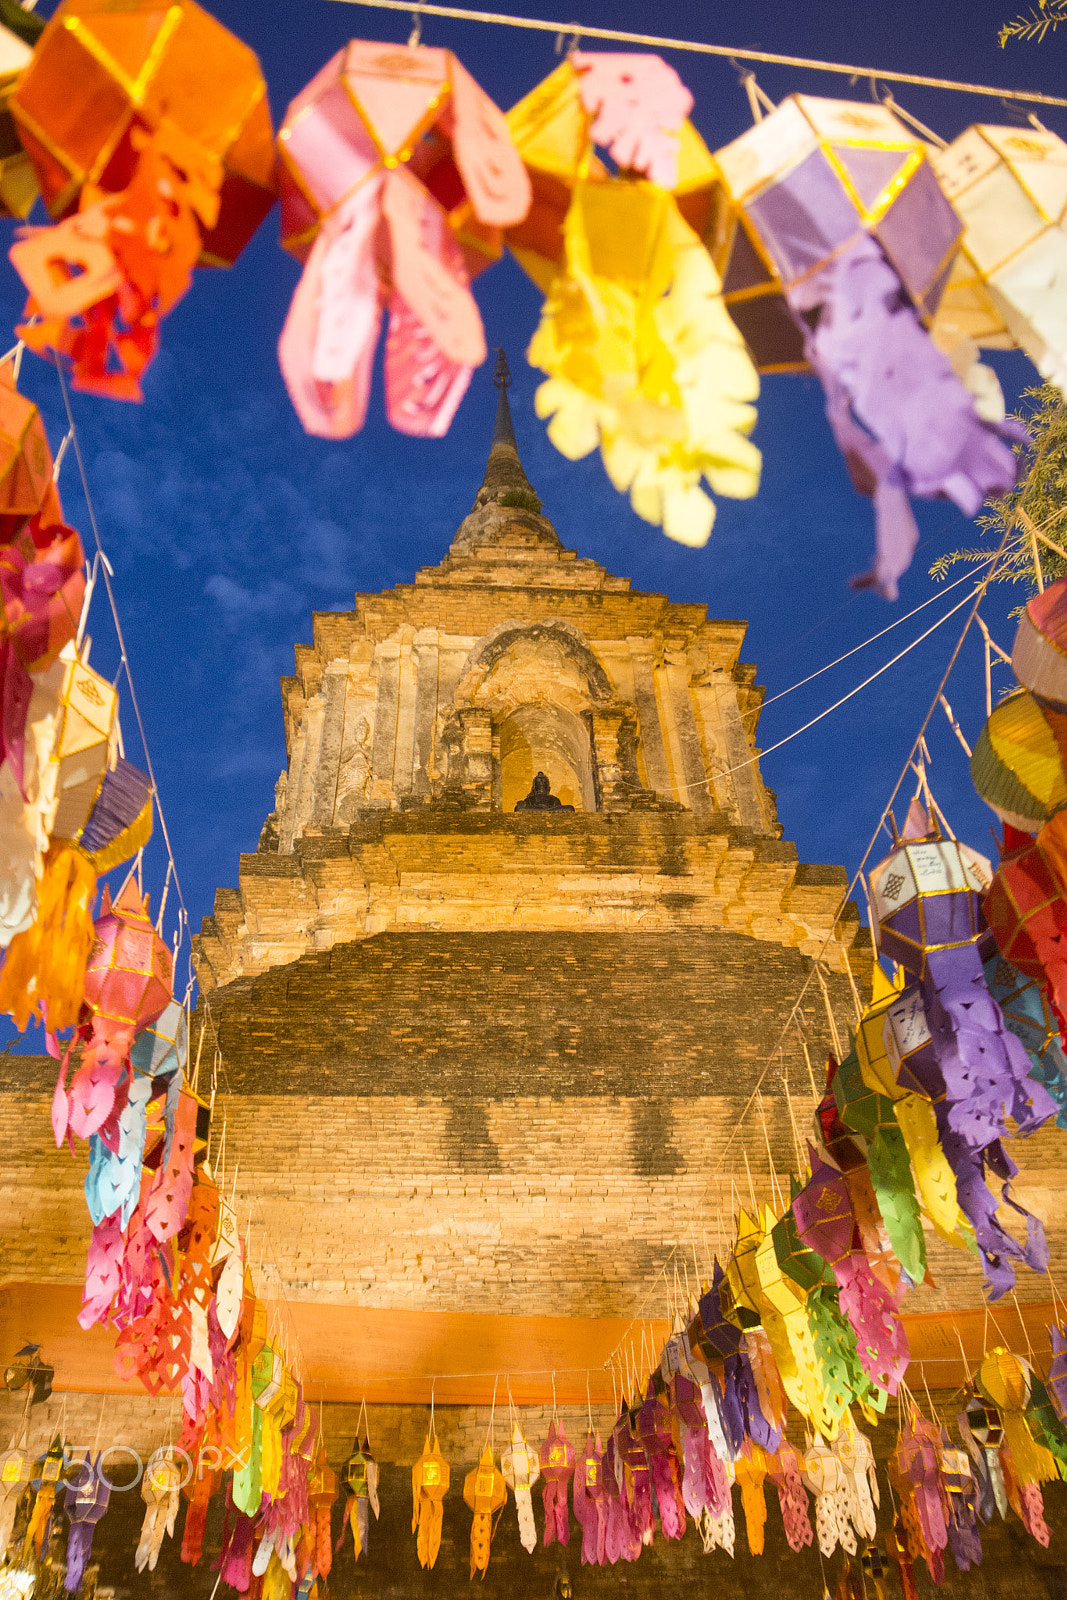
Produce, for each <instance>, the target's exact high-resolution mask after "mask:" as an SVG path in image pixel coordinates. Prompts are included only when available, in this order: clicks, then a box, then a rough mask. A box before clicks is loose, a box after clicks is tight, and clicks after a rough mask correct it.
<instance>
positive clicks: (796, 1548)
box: [767, 1439, 812, 1554]
mask: <svg viewBox="0 0 1067 1600" xmlns="http://www.w3.org/2000/svg"><path fill="white" fill-rule="evenodd" d="M801 1463H802V1457H801V1454H800V1451H799V1450H798V1449H797V1448H796V1446H795V1445H792V1444H790V1443H789V1441H788V1439H783V1440H782V1442H781V1444H780V1445H779V1446H778V1450H777V1452H776V1453H775V1454H774V1455H773V1456H771V1457H770V1458H769V1460H768V1463H767V1468H768V1472H769V1475H770V1479H771V1482H772V1483H773V1484H774V1486H775V1488H776V1489H777V1490H778V1504H779V1506H780V1507H781V1511H782V1523H783V1525H784V1527H785V1536H786V1538H787V1540H788V1541H789V1548H790V1550H792V1551H793V1552H794V1554H799V1552H800V1551H801V1550H803V1549H804V1546H805V1545H809V1544H810V1543H811V1540H812V1530H811V1519H810V1517H809V1515H808V1497H807V1495H806V1494H805V1492H804V1480H803V1478H802V1477H801Z"/></svg>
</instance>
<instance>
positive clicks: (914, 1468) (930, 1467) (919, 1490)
mask: <svg viewBox="0 0 1067 1600" xmlns="http://www.w3.org/2000/svg"><path fill="white" fill-rule="evenodd" d="M890 1476H891V1477H892V1478H893V1479H894V1481H895V1482H896V1484H897V1485H898V1487H899V1490H900V1492H901V1494H902V1495H907V1496H908V1497H909V1498H910V1500H911V1502H912V1505H913V1507H914V1512H915V1515H916V1516H917V1517H918V1520H919V1526H920V1528H921V1530H922V1542H923V1552H924V1554H925V1556H926V1565H927V1567H928V1569H929V1572H930V1576H931V1578H933V1580H934V1582H935V1583H936V1584H940V1583H941V1582H942V1580H943V1578H944V1573H945V1550H946V1549H947V1548H948V1521H947V1517H946V1509H947V1508H946V1506H945V1502H944V1499H943V1497H942V1490H941V1436H940V1434H939V1432H938V1430H937V1428H936V1427H935V1426H934V1424H933V1423H932V1422H928V1421H927V1420H926V1418H925V1417H921V1416H919V1414H918V1413H917V1412H916V1413H914V1414H913V1416H912V1418H911V1421H910V1423H909V1425H908V1427H907V1428H905V1429H904V1430H902V1432H901V1433H899V1434H898V1435H897V1444H896V1449H895V1450H894V1452H893V1455H892V1458H891V1461H890Z"/></svg>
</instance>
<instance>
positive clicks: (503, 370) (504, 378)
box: [493, 346, 511, 389]
mask: <svg viewBox="0 0 1067 1600" xmlns="http://www.w3.org/2000/svg"><path fill="white" fill-rule="evenodd" d="M493 382H494V383H495V384H496V386H497V388H498V389H510V388H511V369H510V367H509V366H508V358H507V356H506V355H505V354H504V349H503V346H501V347H500V349H498V350H497V353H496V371H495V372H494V373H493Z"/></svg>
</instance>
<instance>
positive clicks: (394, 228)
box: [278, 40, 530, 439]
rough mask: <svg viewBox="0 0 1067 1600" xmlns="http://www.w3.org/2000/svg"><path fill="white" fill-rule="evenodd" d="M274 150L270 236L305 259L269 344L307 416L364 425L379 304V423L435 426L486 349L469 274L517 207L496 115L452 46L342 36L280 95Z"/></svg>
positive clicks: (415, 430) (489, 253)
mask: <svg viewBox="0 0 1067 1600" xmlns="http://www.w3.org/2000/svg"><path fill="white" fill-rule="evenodd" d="M278 151H279V156H280V170H281V196H282V243H283V245H284V246H285V248H286V249H287V250H290V251H291V252H292V254H293V255H295V256H296V257H297V258H298V260H301V261H306V266H305V269H304V275H303V277H302V278H301V280H300V283H299V284H298V285H297V289H296V293H295V294H294V296H293V302H292V305H291V307H290V311H289V315H288V317H287V319H286V323H285V327H284V328H283V330H282V336H281V339H280V341H279V344H278V358H279V362H280V364H281V369H282V376H283V377H284V379H285V383H286V387H287V388H288V390H289V396H290V399H291V400H292V402H293V406H294V408H295V410H296V412H297V415H298V416H299V418H300V420H301V422H302V423H303V425H304V428H305V429H306V431H307V432H308V433H313V434H317V435H320V436H321V437H323V438H327V439H345V438H348V437H350V436H351V435H352V434H353V433H355V432H357V431H358V429H359V428H361V427H362V426H363V420H364V417H365V415H366V410H367V398H368V394H369V391H370V382H371V373H372V370H373V365H374V351H375V347H376V345H377V342H378V332H379V327H380V323H381V315H382V311H383V309H387V310H388V312H389V331H388V335H387V338H386V348H385V398H386V412H387V415H388V417H389V421H390V422H391V423H392V425H393V426H394V427H395V428H397V429H398V430H399V431H400V432H402V433H407V434H412V435H415V436H417V437H427V436H430V437H439V436H440V435H442V434H444V433H446V432H447V430H448V427H449V424H450V423H451V421H452V417H453V416H454V414H455V411H456V407H457V406H458V405H459V402H460V400H461V399H462V397H463V394H464V392H465V391H466V388H467V384H468V383H469V382H470V376H471V372H472V371H473V369H474V367H476V366H478V365H479V364H480V363H481V362H482V361H484V360H485V335H484V333H483V330H482V321H481V317H480V315H479V312H478V307H477V305H476V304H475V302H474V298H473V296H472V295H471V292H470V288H469V281H470V278H471V277H472V276H473V275H474V273H475V272H476V271H478V270H480V268H481V267H483V266H486V265H488V263H489V261H490V260H492V259H494V258H495V257H496V256H498V255H499V254H500V251H501V248H502V240H503V234H502V231H501V230H502V229H503V228H505V227H510V226H512V225H513V224H515V223H518V222H521V221H522V219H523V218H524V217H525V215H526V212H527V211H528V210H529V206H530V180H529V178H528V177H527V174H526V169H525V168H524V166H523V164H522V161H521V159H520V157H519V154H518V152H517V151H516V149H515V147H514V145H513V144H512V142H511V136H510V134H509V132H508V127H507V123H506V122H505V120H504V116H503V113H502V112H501V111H500V110H499V109H498V107H497V106H495V105H494V104H493V102H492V100H490V98H489V96H488V95H487V94H485V92H484V91H483V90H482V89H481V88H480V87H479V86H478V84H477V83H475V81H474V79H473V78H472V77H471V76H470V74H469V73H468V72H467V71H466V70H465V69H464V67H463V66H462V65H461V63H460V62H459V61H458V60H457V59H456V57H455V56H454V55H453V54H452V53H451V51H448V50H438V49H428V48H425V47H423V46H412V45H409V46H407V47H403V46H397V45H392V44H376V43H368V42H364V41H360V40H353V41H352V43H350V44H348V45H346V47H345V48H344V49H343V50H341V51H339V52H338V54H337V55H336V56H334V57H333V59H332V60H331V61H329V62H327V64H326V66H325V67H323V68H322V70H321V72H319V73H318V74H317V75H316V76H315V77H314V78H313V79H312V80H311V82H310V83H309V84H308V85H307V86H306V88H304V89H303V90H302V91H301V93H300V94H299V95H297V97H296V99H295V100H294V101H293V102H292V103H291V105H290V106H289V109H288V111H287V113H286V117H285V121H284V123H283V124H282V128H281V131H280V133H279V135H278Z"/></svg>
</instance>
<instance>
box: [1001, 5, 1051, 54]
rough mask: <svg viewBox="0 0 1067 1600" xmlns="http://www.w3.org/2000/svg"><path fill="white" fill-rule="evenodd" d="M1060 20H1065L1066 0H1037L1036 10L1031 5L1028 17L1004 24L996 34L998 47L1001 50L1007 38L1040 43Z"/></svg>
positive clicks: (1017, 18)
mask: <svg viewBox="0 0 1067 1600" xmlns="http://www.w3.org/2000/svg"><path fill="white" fill-rule="evenodd" d="M1061 22H1067V0H1037V10H1036V11H1035V10H1034V9H1033V7H1032V6H1031V8H1030V15H1029V16H1028V17H1016V18H1015V20H1014V21H1013V22H1006V23H1005V24H1004V26H1003V27H1002V28H1001V30H1000V33H999V34H998V35H997V38H998V40H999V42H1000V48H1001V49H1002V50H1003V48H1004V46H1005V45H1006V44H1007V42H1008V40H1009V39H1020V40H1025V41H1026V42H1027V43H1029V42H1030V41H1031V40H1034V39H1036V40H1037V41H1038V43H1040V42H1041V40H1042V39H1043V38H1044V37H1045V35H1046V33H1050V32H1053V31H1055V29H1056V28H1058V27H1059V25H1060V23H1061Z"/></svg>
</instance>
